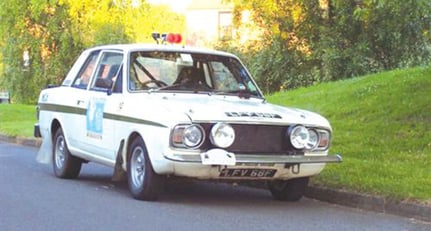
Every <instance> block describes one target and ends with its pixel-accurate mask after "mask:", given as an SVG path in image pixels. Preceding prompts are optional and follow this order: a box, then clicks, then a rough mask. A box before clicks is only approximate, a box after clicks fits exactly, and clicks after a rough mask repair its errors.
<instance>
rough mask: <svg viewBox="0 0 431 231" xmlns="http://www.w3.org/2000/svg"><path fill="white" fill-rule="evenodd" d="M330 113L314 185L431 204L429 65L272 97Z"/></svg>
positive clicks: (326, 115) (269, 99)
mask: <svg viewBox="0 0 431 231" xmlns="http://www.w3.org/2000/svg"><path fill="white" fill-rule="evenodd" d="M267 98H268V101H269V102H273V103H277V104H281V105H290V106H295V107H299V108H305V109H308V110H311V111H315V112H318V113H320V114H322V115H323V116H325V117H327V118H328V119H329V121H330V122H331V124H332V126H333V130H334V134H333V142H332V147H331V149H330V152H331V153H341V154H342V155H343V158H344V162H343V163H342V164H334V165H329V166H328V167H327V168H326V169H325V170H324V171H323V172H322V174H321V175H320V176H318V177H315V178H314V179H313V183H315V184H322V185H327V186H331V187H336V188H341V189H346V190H353V191H358V192H367V193H372V194H373V193H375V194H379V195H384V196H387V197H389V198H392V199H419V200H422V201H428V202H431V68H430V67H418V68H414V69H407V70H396V71H391V72H385V73H380V74H375V75H370V76H365V77H361V78H354V79H349V80H345V81H339V82H333V83H327V84H320V85H317V86H313V87H309V88H301V89H298V90H294V91H288V92H281V93H277V94H274V95H271V96H268V97H267Z"/></svg>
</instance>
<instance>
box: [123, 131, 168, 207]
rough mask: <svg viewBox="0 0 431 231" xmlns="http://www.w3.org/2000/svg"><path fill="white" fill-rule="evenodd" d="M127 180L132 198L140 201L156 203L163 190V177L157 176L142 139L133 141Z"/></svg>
mask: <svg viewBox="0 0 431 231" xmlns="http://www.w3.org/2000/svg"><path fill="white" fill-rule="evenodd" d="M127 179H128V185H129V190H130V192H131V194H132V196H133V197H134V198H135V199H138V200H145V201H154V200H157V195H158V193H159V191H160V188H161V183H162V182H161V181H162V179H161V176H159V175H157V174H156V173H155V172H154V170H153V167H152V165H151V163H150V160H149V158H148V153H147V149H146V148H145V144H144V141H143V140H142V139H141V138H136V139H134V140H133V141H132V143H131V145H130V148H129V153H128V161H127Z"/></svg>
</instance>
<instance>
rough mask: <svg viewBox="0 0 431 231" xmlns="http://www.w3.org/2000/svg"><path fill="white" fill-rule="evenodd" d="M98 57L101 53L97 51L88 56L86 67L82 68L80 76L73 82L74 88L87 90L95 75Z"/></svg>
mask: <svg viewBox="0 0 431 231" xmlns="http://www.w3.org/2000/svg"><path fill="white" fill-rule="evenodd" d="M98 56H99V51H95V52H93V53H91V54H90V55H89V56H88V58H87V60H86V61H85V63H84V65H83V66H82V68H81V70H80V71H79V72H78V75H77V76H76V78H75V80H74V81H73V84H72V86H73V87H77V88H82V89H87V86H88V85H89V84H90V80H91V77H92V76H93V74H94V69H95V65H96V61H97V57H98Z"/></svg>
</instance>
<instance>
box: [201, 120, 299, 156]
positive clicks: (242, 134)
mask: <svg viewBox="0 0 431 231" xmlns="http://www.w3.org/2000/svg"><path fill="white" fill-rule="evenodd" d="M201 126H202V127H203V128H204V129H205V131H206V137H207V138H208V137H209V136H210V131H211V128H212V126H213V124H201ZM231 126H232V127H233V129H234V130H235V141H234V143H233V144H232V145H231V146H230V147H229V148H227V149H226V150H227V151H230V152H233V153H242V154H259V155H262V154H271V155H274V154H280V155H289V154H291V155H293V154H295V155H299V154H303V153H302V152H301V151H298V150H295V149H294V148H292V147H291V146H290V143H289V142H288V141H287V140H286V134H287V130H288V128H289V126H274V125H256V124H231ZM211 148H215V146H214V145H213V144H212V143H211V142H210V140H209V139H206V140H205V142H204V144H203V145H202V146H201V149H211Z"/></svg>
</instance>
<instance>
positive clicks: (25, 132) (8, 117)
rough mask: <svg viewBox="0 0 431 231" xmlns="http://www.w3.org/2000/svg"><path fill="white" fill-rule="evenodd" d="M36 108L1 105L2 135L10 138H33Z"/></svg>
mask: <svg viewBox="0 0 431 231" xmlns="http://www.w3.org/2000/svg"><path fill="white" fill-rule="evenodd" d="M35 123H36V106H34V105H21V104H0V133H2V134H6V135H9V136H21V137H33V125H34V124H35Z"/></svg>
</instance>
